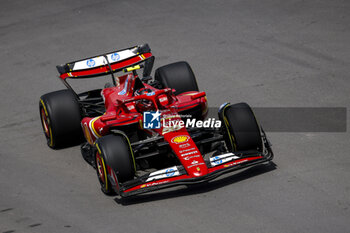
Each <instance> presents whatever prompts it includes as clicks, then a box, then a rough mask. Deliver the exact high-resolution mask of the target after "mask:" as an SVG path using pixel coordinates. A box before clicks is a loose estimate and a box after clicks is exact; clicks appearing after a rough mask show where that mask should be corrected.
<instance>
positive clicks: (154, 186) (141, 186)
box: [111, 152, 273, 197]
mask: <svg viewBox="0 0 350 233" xmlns="http://www.w3.org/2000/svg"><path fill="white" fill-rule="evenodd" d="M272 158H273V154H272V152H270V153H269V154H268V156H264V155H263V154H262V153H260V152H253V153H252V152H243V153H238V152H235V153H227V154H222V155H218V156H215V157H212V158H210V159H208V160H205V162H206V165H207V167H208V173H207V174H206V175H204V176H199V177H191V176H189V175H187V173H186V171H185V168H184V167H183V166H173V167H170V168H166V169H162V170H158V171H155V172H152V173H149V174H147V175H144V176H141V177H139V178H137V179H135V180H132V181H128V182H125V183H123V184H121V185H120V187H118V186H117V192H118V193H119V194H120V195H121V196H122V197H128V196H133V195H137V194H141V193H146V192H151V191H155V190H159V189H164V188H169V187H173V186H178V185H190V184H198V183H202V182H205V181H209V180H212V179H215V178H217V177H219V176H221V175H223V174H225V173H228V172H232V171H236V170H239V169H243V168H247V167H250V166H254V165H257V164H261V163H266V162H269V161H271V160H272ZM111 178H112V177H111ZM113 181H115V180H113V179H112V183H118V182H113Z"/></svg>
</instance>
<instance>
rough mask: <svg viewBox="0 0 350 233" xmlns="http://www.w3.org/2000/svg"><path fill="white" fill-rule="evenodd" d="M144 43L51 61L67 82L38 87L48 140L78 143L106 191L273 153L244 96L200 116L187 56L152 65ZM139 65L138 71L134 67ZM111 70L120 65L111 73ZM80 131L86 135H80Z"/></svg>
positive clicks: (204, 174) (202, 104) (194, 175)
mask: <svg viewBox="0 0 350 233" xmlns="http://www.w3.org/2000/svg"><path fill="white" fill-rule="evenodd" d="M153 63H154V57H153V56H152V54H151V50H150V48H149V46H148V45H147V44H144V45H141V46H135V47H131V48H127V49H123V50H119V51H114V52H111V53H108V54H103V55H99V56H95V57H91V58H87V59H83V60H79V61H75V62H70V63H67V64H65V65H61V66H57V69H58V71H59V73H60V79H61V80H62V81H63V83H64V84H65V85H66V87H67V88H68V89H67V90H60V91H55V92H52V93H48V94H45V95H43V96H42V97H41V98H40V103H39V108H40V116H41V122H42V126H43V129H44V133H45V136H46V139H47V144H48V145H49V147H51V148H62V147H66V146H70V145H76V144H77V143H81V142H83V141H85V142H84V143H83V144H82V145H81V151H82V154H83V157H84V159H85V160H86V161H88V162H89V163H90V164H91V165H92V166H94V168H96V171H97V176H98V180H99V182H100V184H101V189H102V191H103V192H104V193H105V194H112V193H117V194H119V195H121V196H122V197H126V196H131V195H135V194H139V193H145V192H149V191H152V190H157V189H161V188H166V187H171V186H175V185H187V184H194V183H200V182H203V181H208V180H211V179H214V178H216V177H218V176H220V175H222V174H224V173H227V172H231V171H234V170H238V169H242V168H246V167H249V166H253V165H256V164H260V163H266V162H269V161H270V160H272V158H273V153H272V150H271V147H270V143H269V142H268V140H267V138H266V135H265V133H264V131H263V130H262V128H261V127H260V126H259V124H258V123H257V121H256V119H255V116H254V114H253V112H252V110H251V108H250V107H249V106H248V105H247V104H245V103H239V104H233V105H231V104H229V103H225V104H223V105H222V106H221V107H220V108H219V110H218V120H213V119H207V120H205V118H206V116H207V113H208V105H207V99H206V94H205V92H200V91H199V90H198V86H197V82H196V79H195V76H194V74H193V72H192V69H191V67H190V66H189V65H188V63H186V62H177V63H173V64H169V65H166V66H163V67H160V68H158V69H157V70H156V71H155V75H154V78H152V77H151V76H150V74H151V70H152V67H153ZM138 69H142V70H143V74H142V77H139V75H138V74H137V70H138ZM116 72H125V73H124V74H123V75H121V76H118V77H115V76H114V74H115V73H116ZM106 74H107V75H109V74H110V75H111V76H112V83H107V84H105V86H104V88H103V89H96V90H91V91H88V92H84V93H80V94H77V93H76V92H74V91H73V89H72V88H71V86H70V85H69V84H68V82H67V80H68V79H84V78H93V77H100V76H103V75H106ZM84 139H85V140H84Z"/></svg>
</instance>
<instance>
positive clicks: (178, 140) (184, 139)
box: [171, 135, 190, 144]
mask: <svg viewBox="0 0 350 233" xmlns="http://www.w3.org/2000/svg"><path fill="white" fill-rule="evenodd" d="M188 139H190V137H189V136H187V135H181V136H176V137H174V138H173V139H171V142H173V143H176V144H179V143H183V142H187V141H188Z"/></svg>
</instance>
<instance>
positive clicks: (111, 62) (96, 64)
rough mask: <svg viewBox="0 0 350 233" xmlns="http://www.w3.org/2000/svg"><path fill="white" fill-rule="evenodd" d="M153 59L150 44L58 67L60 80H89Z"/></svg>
mask: <svg viewBox="0 0 350 233" xmlns="http://www.w3.org/2000/svg"><path fill="white" fill-rule="evenodd" d="M150 57H152V53H151V49H150V48H149V46H148V44H144V45H140V46H134V47H131V48H127V49H123V50H118V51H113V52H110V53H106V54H102V55H98V56H94V57H90V58H86V59H82V60H78V61H74V62H70V63H67V64H64V65H59V66H57V70H58V72H59V73H60V78H62V79H66V78H88V77H94V76H99V75H104V74H106V73H110V72H118V71H121V70H122V69H124V68H126V67H129V66H133V65H136V64H138V63H141V62H143V61H145V60H146V59H148V58H150Z"/></svg>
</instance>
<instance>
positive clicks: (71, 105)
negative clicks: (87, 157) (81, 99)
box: [39, 90, 84, 149]
mask: <svg viewBox="0 0 350 233" xmlns="http://www.w3.org/2000/svg"><path fill="white" fill-rule="evenodd" d="M39 111H40V117H41V123H42V126H43V130H44V134H45V137H46V139H47V145H48V146H49V147H51V148H53V149H57V148H63V147H67V146H73V145H77V144H79V143H81V142H82V141H83V138H84V137H83V132H82V129H81V126H80V120H81V115H80V108H79V103H78V100H77V99H76V97H75V96H74V94H73V93H72V92H71V91H70V90H60V91H55V92H51V93H48V94H45V95H43V96H41V97H40V102H39Z"/></svg>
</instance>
